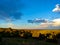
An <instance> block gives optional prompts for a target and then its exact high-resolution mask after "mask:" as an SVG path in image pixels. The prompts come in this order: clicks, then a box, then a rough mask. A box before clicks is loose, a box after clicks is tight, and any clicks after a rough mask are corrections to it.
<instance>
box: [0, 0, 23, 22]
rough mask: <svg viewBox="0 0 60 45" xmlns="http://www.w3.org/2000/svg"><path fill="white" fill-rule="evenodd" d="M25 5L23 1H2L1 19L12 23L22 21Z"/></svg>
mask: <svg viewBox="0 0 60 45" xmlns="http://www.w3.org/2000/svg"><path fill="white" fill-rule="evenodd" d="M23 5H24V4H23V2H22V1H21V0H0V19H1V20H8V19H10V20H11V21H13V20H17V19H20V18H21V16H22V12H20V11H21V9H22V7H23Z"/></svg>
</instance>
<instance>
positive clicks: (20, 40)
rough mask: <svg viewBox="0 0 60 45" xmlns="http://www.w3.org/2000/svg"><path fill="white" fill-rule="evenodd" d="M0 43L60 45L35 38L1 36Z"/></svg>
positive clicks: (0, 44)
mask: <svg viewBox="0 0 60 45" xmlns="http://www.w3.org/2000/svg"><path fill="white" fill-rule="evenodd" d="M0 45H60V44H59V43H51V42H46V41H44V40H43V41H42V40H36V39H24V38H3V39H2V42H0Z"/></svg>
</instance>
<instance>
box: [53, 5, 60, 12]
mask: <svg viewBox="0 0 60 45" xmlns="http://www.w3.org/2000/svg"><path fill="white" fill-rule="evenodd" d="M52 11H53V12H60V4H56V7H55V8H54V9H53V10H52Z"/></svg>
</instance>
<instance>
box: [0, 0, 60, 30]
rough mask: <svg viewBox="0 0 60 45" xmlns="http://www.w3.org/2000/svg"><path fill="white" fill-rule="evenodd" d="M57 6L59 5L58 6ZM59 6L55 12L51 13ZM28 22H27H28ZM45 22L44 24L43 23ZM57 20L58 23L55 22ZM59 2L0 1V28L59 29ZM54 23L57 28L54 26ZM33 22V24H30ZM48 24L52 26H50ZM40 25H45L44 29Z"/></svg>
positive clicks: (50, 0) (38, 0)
mask: <svg viewBox="0 0 60 45" xmlns="http://www.w3.org/2000/svg"><path fill="white" fill-rule="evenodd" d="M58 4H59V5H58ZM56 5H58V6H59V10H58V11H57V12H55V11H52V10H53V9H55V8H56ZM28 20H29V22H28ZM45 20H46V22H44V21H45ZM57 20H58V21H57ZM59 20H60V0H1V1H0V25H1V26H0V27H4V28H5V27H12V28H19V29H35V28H36V29H51V27H52V29H59V27H60V23H59V22H60V21H59ZM55 21H57V22H56V24H57V25H58V26H56V24H55V23H52V22H55ZM32 22H33V23H32ZM50 22H51V23H52V24H53V25H52V24H50ZM41 25H46V26H45V27H43V26H41Z"/></svg>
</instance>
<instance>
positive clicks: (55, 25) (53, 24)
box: [38, 18, 60, 29]
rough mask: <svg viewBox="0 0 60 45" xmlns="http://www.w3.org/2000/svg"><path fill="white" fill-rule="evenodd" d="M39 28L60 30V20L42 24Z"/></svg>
mask: <svg viewBox="0 0 60 45" xmlns="http://www.w3.org/2000/svg"><path fill="white" fill-rule="evenodd" d="M38 28H41V29H60V18H58V19H54V20H52V21H51V22H47V23H41V24H40V26H39V27H38Z"/></svg>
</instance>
